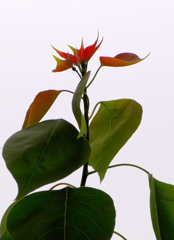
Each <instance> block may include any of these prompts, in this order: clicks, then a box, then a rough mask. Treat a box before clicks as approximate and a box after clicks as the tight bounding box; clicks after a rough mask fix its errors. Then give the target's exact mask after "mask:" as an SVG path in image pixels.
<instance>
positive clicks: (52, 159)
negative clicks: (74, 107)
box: [3, 119, 90, 198]
mask: <svg viewBox="0 0 174 240" xmlns="http://www.w3.org/2000/svg"><path fill="white" fill-rule="evenodd" d="M77 135H78V131H77V129H76V128H75V127H74V126H73V125H72V124H70V123H69V122H67V121H65V120H63V119H59V120H48V121H44V122H41V123H38V124H36V125H33V126H31V127H29V128H25V129H24V130H21V131H19V132H17V133H15V134H14V135H12V136H11V137H10V138H9V139H8V140H7V141H6V143H5V145H4V148H3V157H4V159H5V161H6V165H7V168H8V169H9V170H10V172H11V173H12V175H13V177H14V178H15V180H16V181H17V184H18V188H19V192H18V196H17V198H20V197H23V196H24V195H26V194H28V193H29V192H31V191H33V190H35V189H37V188H39V187H41V186H43V185H45V184H48V183H51V182H54V181H57V180H60V179H62V178H64V177H66V176H68V175H69V174H71V173H72V172H73V171H75V170H77V169H78V168H79V167H81V166H82V165H83V164H85V163H86V162H87V160H88V158H89V154H90V147H89V143H88V141H86V140H85V139H84V138H83V137H81V138H79V139H77Z"/></svg>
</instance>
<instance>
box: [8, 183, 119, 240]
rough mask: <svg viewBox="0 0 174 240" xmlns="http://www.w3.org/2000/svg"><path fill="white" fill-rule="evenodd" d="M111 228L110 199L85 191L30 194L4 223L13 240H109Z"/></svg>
mask: <svg viewBox="0 0 174 240" xmlns="http://www.w3.org/2000/svg"><path fill="white" fill-rule="evenodd" d="M114 225H115V208H114V205H113V201H112V199H111V197H110V196H109V195H107V194H106V193H104V192H102V191H100V190H97V189H94V188H87V187H81V188H75V189H72V188H64V189H61V190H55V191H44V192H39V193H33V194H31V195H29V196H26V197H24V198H23V199H21V200H20V201H19V202H18V203H17V204H16V205H15V206H14V207H13V208H12V210H11V212H10V213H9V215H8V219H7V229H8V231H9V233H10V235H11V236H12V238H13V240H24V239H25V240H31V239H32V240H38V239H40V240H47V239H51V240H57V239H59V240H96V239H104V240H110V239H111V236H112V234H113V231H114Z"/></svg>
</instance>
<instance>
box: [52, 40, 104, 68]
mask: <svg viewBox="0 0 174 240" xmlns="http://www.w3.org/2000/svg"><path fill="white" fill-rule="evenodd" d="M102 41H103V39H102V40H101V42H100V43H99V44H98V45H97V42H98V37H97V40H96V41H95V42H94V44H93V45H90V46H88V47H86V48H84V45H83V39H82V43H81V47H80V49H75V48H73V47H71V46H69V47H70V48H71V50H72V51H73V53H74V55H72V54H69V53H64V52H61V51H59V50H57V49H56V48H54V47H53V49H54V50H55V51H56V52H57V53H58V54H59V56H60V57H62V58H64V59H65V60H62V59H59V58H58V57H56V56H53V57H54V59H55V60H56V62H57V66H56V68H55V69H54V70H53V72H61V71H65V70H67V69H69V68H72V67H73V66H74V65H75V66H78V67H80V66H81V65H84V63H85V64H86V63H87V62H88V61H89V60H90V58H91V57H92V56H93V55H94V53H95V52H96V51H97V49H98V48H99V47H100V45H101V43H102Z"/></svg>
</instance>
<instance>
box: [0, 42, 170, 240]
mask: <svg viewBox="0 0 174 240" xmlns="http://www.w3.org/2000/svg"><path fill="white" fill-rule="evenodd" d="M102 41H103V39H102V40H101V41H100V43H99V44H98V37H97V39H96V41H95V42H94V44H92V45H90V46H88V47H86V48H85V47H84V43H83V40H82V43H81V47H80V48H79V49H76V48H74V47H72V46H69V47H70V49H71V50H72V52H73V54H70V53H65V52H62V51H59V50H57V49H56V48H54V47H53V49H54V50H55V51H56V52H57V53H58V55H59V56H60V58H58V57H56V56H54V59H55V60H56V63H57V65H56V68H55V69H54V70H53V72H54V73H55V72H61V71H65V70H68V69H72V70H73V71H74V72H76V73H77V74H78V77H79V83H78V85H77V87H76V89H75V91H74V92H72V91H69V90H46V91H42V92H40V93H38V95H37V96H36V97H35V99H34V101H33V102H32V103H31V105H30V107H29V109H28V111H27V113H26V117H25V119H24V123H23V126H22V130H20V131H18V132H17V133H15V134H13V135H12V136H11V137H10V138H9V139H8V140H7V141H6V143H5V144H4V147H3V157H4V160H5V162H6V165H7V168H8V169H9V171H10V172H11V174H12V175H13V177H14V179H15V180H16V182H17V184H18V194H17V197H16V200H15V201H14V203H13V204H12V205H10V207H9V208H8V209H7V211H6V212H5V214H4V217H3V219H2V225H1V231H0V236H1V239H2V240H24V239H25V240H31V239H32V240H35V239H41V240H47V239H52V240H56V239H62V240H63V239H68V240H70V239H73V240H74V239H76V240H78V239H79V240H83V239H84V240H87V239H90V240H96V239H104V240H109V239H111V237H112V235H113V233H115V234H117V235H118V236H120V237H121V238H122V239H126V238H125V237H123V235H121V234H120V233H118V232H116V231H115V230H114V229H115V218H116V211H115V206H114V203H113V200H112V198H111V197H110V196H109V195H108V194H107V193H105V192H103V191H101V190H98V189H94V188H91V187H90V186H87V178H88V177H89V176H90V175H91V174H94V173H98V175H99V177H100V181H101V182H102V181H103V179H104V177H105V175H106V173H107V171H108V169H110V168H113V167H118V166H125V165H126V166H132V167H136V168H138V169H141V170H142V171H144V172H145V173H147V174H148V177H149V183H150V190H151V215H152V223H153V227H154V231H155V234H156V236H157V239H159V240H163V239H169V238H163V236H164V234H166V230H165V229H164V228H163V224H167V223H169V221H171V219H172V220H173V216H172V217H170V219H169V220H168V219H167V220H166V217H165V218H163V217H162V214H160V213H161V211H162V210H163V209H164V208H165V209H166V208H167V206H166V205H165V203H164V202H163V201H161V196H162V198H164V199H166V198H167V199H168V201H169V202H170V200H171V199H169V198H168V195H165V194H166V192H165V194H163V190H164V189H166V188H168V189H170V191H171V192H172V193H174V188H173V186H172V187H171V185H170V186H169V185H168V184H165V183H161V182H159V181H158V180H156V179H154V178H153V176H152V175H151V174H150V173H149V172H148V171H146V170H145V169H143V168H141V167H139V166H135V165H132V164H117V165H110V163H111V161H112V159H113V158H114V157H115V156H116V154H117V153H118V151H119V150H120V149H121V148H122V147H123V146H124V144H125V143H126V142H127V141H128V140H129V139H130V137H131V136H132V134H133V133H134V132H135V131H136V130H137V128H138V126H139V124H140V122H141V118H142V107H141V105H140V104H139V103H137V102H136V101H134V100H132V99H118V100H111V101H101V102H99V103H97V104H96V106H95V107H94V109H93V110H92V114H91V116H89V109H90V98H89V96H88V91H87V90H88V88H89V86H90V85H91V84H92V82H93V81H94V80H95V78H96V76H97V73H98V71H99V70H100V69H101V68H102V67H124V66H129V65H132V64H136V63H139V62H141V61H142V60H143V59H140V58H139V57H138V56H137V55H136V54H133V53H121V54H117V55H116V56H115V57H106V56H101V57H100V58H99V60H100V66H99V68H98V69H97V71H96V73H95V74H94V77H93V78H92V79H91V80H89V79H90V71H88V62H89V60H90V59H91V57H93V55H94V54H95V52H96V51H97V50H98V48H99V47H100V45H101V44H102ZM64 91H67V92H69V93H72V94H73V97H72V111H73V114H74V117H75V119H76V121H77V124H78V128H79V129H78V130H77V129H76V128H75V127H74V126H73V125H72V124H71V123H69V122H67V121H66V120H64V119H55V120H46V121H41V119H42V118H43V116H44V115H45V114H46V112H47V111H48V110H49V109H50V107H51V106H52V104H53V103H54V101H55V100H56V99H57V97H58V96H59V94H60V93H62V92H64ZM81 103H83V106H84V110H83V111H82V110H81ZM97 106H99V109H98V110H97V112H96V113H95V110H96V107H97ZM40 121H41V122H40ZM89 166H91V167H92V168H93V169H94V171H89ZM80 167H83V171H82V177H81V183H80V187H74V186H73V185H71V184H65V183H57V184H56V185H54V186H52V187H51V189H49V190H48V191H41V192H35V193H31V192H32V191H34V190H36V189H38V188H39V187H41V186H44V185H46V184H48V183H53V182H56V181H59V180H61V179H63V178H64V177H66V176H68V175H70V174H71V173H73V172H74V171H76V170H77V169H79V168H80ZM62 184H63V185H66V187H65V188H62V189H60V190H55V188H56V187H58V186H60V185H62ZM28 194H29V195H28ZM170 207H171V206H168V208H170ZM168 208H167V210H168ZM161 209H162V210H161ZM166 212H167V211H166ZM166 212H165V213H166ZM163 213H164V212H163ZM166 214H167V217H169V215H170V214H168V213H166ZM171 229H173V227H172V226H170V229H169V230H167V234H168V236H170V237H171V236H173V235H171V234H173V233H171Z"/></svg>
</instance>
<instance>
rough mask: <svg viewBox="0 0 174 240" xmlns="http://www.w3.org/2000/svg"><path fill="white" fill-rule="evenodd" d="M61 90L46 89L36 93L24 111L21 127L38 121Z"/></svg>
mask: <svg viewBox="0 0 174 240" xmlns="http://www.w3.org/2000/svg"><path fill="white" fill-rule="evenodd" d="M61 92H62V91H56V90H47V91H44V92H40V93H38V94H37V95H36V97H35V99H34V101H33V102H32V104H31V105H30V107H29V109H28V111H27V113H26V116H25V120H24V123H23V126H22V129H24V128H27V127H30V126H31V125H34V124H36V123H38V122H39V121H40V120H41V119H42V118H43V117H44V115H45V114H46V113H47V111H48V110H49V109H50V107H51V106H52V104H53V103H54V101H55V100H56V98H57V96H58V95H59V94H60V93H61Z"/></svg>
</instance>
